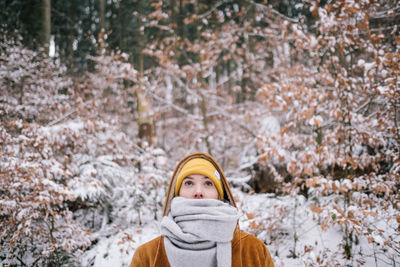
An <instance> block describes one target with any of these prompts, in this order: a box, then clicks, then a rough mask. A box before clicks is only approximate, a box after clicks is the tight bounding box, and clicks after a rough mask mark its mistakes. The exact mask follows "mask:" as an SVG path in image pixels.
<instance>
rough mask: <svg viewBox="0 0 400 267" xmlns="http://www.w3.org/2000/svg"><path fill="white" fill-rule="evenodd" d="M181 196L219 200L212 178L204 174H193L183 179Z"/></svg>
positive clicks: (180, 190)
mask: <svg viewBox="0 0 400 267" xmlns="http://www.w3.org/2000/svg"><path fill="white" fill-rule="evenodd" d="M179 196H180V197H184V198H199V199H200V198H211V199H218V191H217V188H216V187H215V185H214V183H213V181H212V180H211V179H210V178H208V177H206V176H204V175H202V174H191V175H189V176H187V177H186V178H185V179H183V181H182V185H181V189H179Z"/></svg>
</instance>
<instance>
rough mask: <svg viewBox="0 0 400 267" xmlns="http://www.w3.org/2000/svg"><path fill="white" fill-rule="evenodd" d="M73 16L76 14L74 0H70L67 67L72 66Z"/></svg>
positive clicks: (70, 67) (71, 67)
mask: <svg viewBox="0 0 400 267" xmlns="http://www.w3.org/2000/svg"><path fill="white" fill-rule="evenodd" d="M75 16H76V1H75V0H70V9H69V36H68V39H67V40H68V59H67V61H68V67H69V69H73V68H74V58H75V57H74V39H75V31H74V26H75Z"/></svg>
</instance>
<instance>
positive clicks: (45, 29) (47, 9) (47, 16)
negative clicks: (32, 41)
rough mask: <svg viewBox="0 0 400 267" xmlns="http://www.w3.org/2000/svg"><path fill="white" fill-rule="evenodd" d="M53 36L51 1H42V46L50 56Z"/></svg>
mask: <svg viewBox="0 0 400 267" xmlns="http://www.w3.org/2000/svg"><path fill="white" fill-rule="evenodd" d="M50 34H51V0H42V40H41V41H42V45H43V47H44V48H45V52H46V53H47V54H48V52H49V46H50Z"/></svg>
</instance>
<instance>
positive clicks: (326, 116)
mask: <svg viewBox="0 0 400 267" xmlns="http://www.w3.org/2000/svg"><path fill="white" fill-rule="evenodd" d="M394 9H395V4H389V3H386V2H385V3H384V4H381V3H379V2H375V1H354V2H353V1H352V2H347V1H335V2H332V3H330V2H329V3H327V4H326V5H319V4H318V2H313V3H311V5H310V11H311V13H312V14H313V16H315V24H314V25H312V26H311V27H310V30H307V29H305V28H302V27H301V25H299V24H296V23H288V24H287V25H288V26H287V29H288V30H287V37H286V38H287V40H288V41H287V42H288V44H290V45H291V49H290V50H289V53H290V58H291V59H290V65H287V64H282V65H281V66H279V68H277V71H276V73H275V75H276V79H275V81H271V82H269V83H265V84H264V86H263V87H262V88H260V90H259V95H260V97H262V98H263V99H264V101H265V104H266V105H267V106H268V107H269V108H270V110H271V111H273V112H274V114H275V115H276V116H278V117H279V118H280V121H281V125H282V129H281V131H280V132H279V133H277V134H275V135H270V134H269V133H264V134H261V135H260V136H259V139H258V142H259V143H258V144H259V150H260V152H261V154H262V155H263V157H262V158H261V161H265V160H267V159H268V160H275V161H280V162H284V164H285V165H286V166H287V170H288V171H289V173H290V175H291V177H292V179H290V180H286V182H287V185H289V187H288V189H290V190H292V189H293V187H292V185H294V186H295V188H303V189H305V190H306V192H307V195H308V196H309V197H315V199H316V203H315V205H314V206H312V207H311V208H312V210H313V211H314V212H315V213H316V214H317V215H318V216H317V218H318V220H319V221H320V222H321V227H322V228H323V229H326V228H327V227H328V226H332V225H339V226H341V227H342V229H343V246H342V248H341V249H342V252H343V257H344V258H347V259H348V260H349V261H350V259H351V258H352V257H355V256H356V255H355V254H356V252H355V246H356V243H357V241H356V239H357V238H367V239H368V242H370V243H371V246H372V245H373V246H374V248H375V249H376V253H378V254H381V255H380V256H378V258H379V257H381V256H383V254H384V255H385V257H387V258H386V259H384V260H386V261H389V262H390V261H394V259H395V257H396V256H395V255H396V253H398V251H399V250H398V249H399V248H398V245H397V244H396V243H397V242H398V239H397V238H396V235H398V234H396V233H398V231H399V229H398V224H399V222H398V221H399V217H398V216H397V215H395V213H396V212H395V210H396V209H397V208H398V207H396V204H395V203H396V202H398V199H399V197H400V196H399V193H398V190H397V189H396V188H398V186H399V173H398V170H399V165H398V164H399V163H398V158H399V116H398V113H399V109H398V104H399V89H398V76H399V65H398V61H399V58H398V55H399V53H398V52H399V45H400V43H399V40H398V29H397V27H396V26H395V25H393V24H391V23H387V24H386V25H385V26H386V27H385V28H379V27H377V28H375V26H376V25H374V24H373V20H374V19H378V18H382V17H384V16H391V14H393V12H394ZM278 177H279V175H278ZM281 179H282V177H281ZM323 196H329V197H328V198H324V197H323ZM384 222H387V223H388V224H390V227H389V228H387V230H386V231H383V230H382V229H381V228H380V226H379V225H380V224H382V223H384ZM384 252H385V253H384ZM375 257H377V256H375ZM356 260H357V261H358V262H359V263H360V264H362V262H363V259H362V258H357V259H356Z"/></svg>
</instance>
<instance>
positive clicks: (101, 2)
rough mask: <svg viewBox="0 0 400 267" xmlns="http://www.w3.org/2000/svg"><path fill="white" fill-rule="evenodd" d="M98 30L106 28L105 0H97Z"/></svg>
mask: <svg viewBox="0 0 400 267" xmlns="http://www.w3.org/2000/svg"><path fill="white" fill-rule="evenodd" d="M99 15H100V25H99V26H100V31H103V30H105V29H106V0H99Z"/></svg>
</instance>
